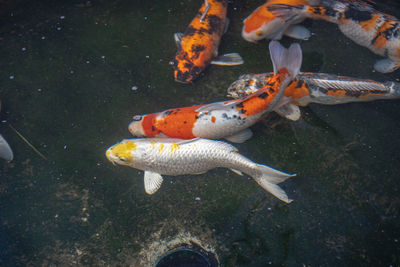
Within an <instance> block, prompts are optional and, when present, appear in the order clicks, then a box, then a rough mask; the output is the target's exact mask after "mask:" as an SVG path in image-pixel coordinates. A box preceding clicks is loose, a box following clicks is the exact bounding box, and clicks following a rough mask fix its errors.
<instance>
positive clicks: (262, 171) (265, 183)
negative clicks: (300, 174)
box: [253, 164, 295, 204]
mask: <svg viewBox="0 0 400 267" xmlns="http://www.w3.org/2000/svg"><path fill="white" fill-rule="evenodd" d="M256 168H257V170H258V173H259V174H258V175H256V176H253V178H254V180H255V181H256V182H257V183H258V184H259V185H260V186H261V187H262V188H264V189H265V190H267V191H268V192H270V193H271V194H272V195H274V196H275V197H277V198H279V199H280V200H282V201H283V202H285V203H288V204H289V203H291V202H292V201H293V199H289V197H288V196H287V194H286V192H285V191H284V190H283V189H282V188H280V187H279V186H278V185H277V184H279V183H282V182H283V181H285V180H286V179H288V178H290V177H293V176H295V174H287V173H284V172H281V171H278V170H275V169H273V168H270V167H268V166H265V165H261V164H256Z"/></svg>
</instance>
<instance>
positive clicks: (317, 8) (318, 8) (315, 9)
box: [313, 7, 322, 15]
mask: <svg viewBox="0 0 400 267" xmlns="http://www.w3.org/2000/svg"><path fill="white" fill-rule="evenodd" d="M313 12H314V14H316V15H321V14H322V11H321V7H314V9H313Z"/></svg>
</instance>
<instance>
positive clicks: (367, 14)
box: [344, 5, 372, 22]
mask: <svg viewBox="0 0 400 267" xmlns="http://www.w3.org/2000/svg"><path fill="white" fill-rule="evenodd" d="M344 17H345V18H346V19H351V20H354V21H357V22H363V21H368V20H371V19H372V12H371V11H368V10H359V9H358V8H356V7H354V6H352V5H351V6H349V8H348V9H347V10H346V11H345V12H344Z"/></svg>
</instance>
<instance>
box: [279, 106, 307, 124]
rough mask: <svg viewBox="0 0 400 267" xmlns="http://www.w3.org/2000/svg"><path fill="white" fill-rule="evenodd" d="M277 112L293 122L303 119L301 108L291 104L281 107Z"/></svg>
mask: <svg viewBox="0 0 400 267" xmlns="http://www.w3.org/2000/svg"><path fill="white" fill-rule="evenodd" d="M275 112H276V113H278V114H279V115H280V116H282V117H285V118H286V119H288V120H291V121H297V120H299V119H300V117H301V112H300V108H299V107H298V106H296V105H294V104H290V103H289V104H286V105H283V106H281V107H279V108H278V109H276V110H275Z"/></svg>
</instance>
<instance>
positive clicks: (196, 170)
mask: <svg viewBox="0 0 400 267" xmlns="http://www.w3.org/2000/svg"><path fill="white" fill-rule="evenodd" d="M106 157H107V159H108V160H109V161H111V162H112V163H113V164H115V163H116V164H119V165H126V166H129V167H132V168H136V169H139V170H142V171H144V187H145V191H146V193H148V194H154V193H155V192H156V191H157V190H158V189H159V188H160V187H161V184H162V181H163V178H162V176H161V175H163V174H164V175H185V174H200V173H205V172H207V171H208V170H211V169H214V168H218V167H223V168H228V169H231V170H232V171H234V172H235V173H238V174H240V175H242V172H243V173H246V174H248V175H249V176H251V177H252V178H253V179H254V180H255V181H256V182H257V183H258V184H259V185H260V186H261V187H263V188H264V189H265V190H267V191H268V192H270V193H271V194H273V195H274V196H276V197H277V198H279V199H280V200H282V201H284V202H286V203H290V202H291V201H292V200H291V199H289V198H288V196H287V195H286V193H285V191H283V190H282V189H281V188H280V187H279V186H278V185H277V184H278V183H281V182H283V181H285V180H286V179H287V178H289V177H292V176H293V175H290V174H286V173H283V172H280V171H278V170H275V169H272V168H270V167H268V166H265V165H260V164H257V163H254V162H253V161H251V160H249V159H248V158H246V157H244V156H242V155H240V154H239V153H238V150H237V149H236V148H235V147H233V146H232V145H230V144H228V143H225V142H221V141H214V140H209V139H201V138H196V139H190V140H183V139H171V138H144V139H126V140H123V141H121V142H120V143H117V144H115V145H113V146H111V147H110V148H109V149H108V150H107V152H106Z"/></svg>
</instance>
